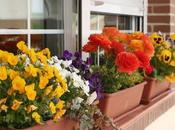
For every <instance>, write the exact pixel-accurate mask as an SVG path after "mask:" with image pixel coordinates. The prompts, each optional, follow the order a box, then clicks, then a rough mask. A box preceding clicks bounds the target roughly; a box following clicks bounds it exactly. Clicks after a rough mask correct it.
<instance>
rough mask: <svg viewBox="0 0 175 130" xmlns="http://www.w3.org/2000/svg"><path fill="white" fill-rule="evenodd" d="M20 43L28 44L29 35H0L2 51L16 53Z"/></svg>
mask: <svg viewBox="0 0 175 130" xmlns="http://www.w3.org/2000/svg"><path fill="white" fill-rule="evenodd" d="M19 41H25V42H27V35H0V49H1V50H6V51H9V52H12V53H16V52H17V47H16V44H17V43H18V42H19Z"/></svg>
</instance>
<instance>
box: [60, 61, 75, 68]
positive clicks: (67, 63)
mask: <svg viewBox="0 0 175 130" xmlns="http://www.w3.org/2000/svg"><path fill="white" fill-rule="evenodd" d="M61 64H62V65H64V67H65V68H68V67H69V66H70V65H71V64H72V60H65V61H62V63H61Z"/></svg>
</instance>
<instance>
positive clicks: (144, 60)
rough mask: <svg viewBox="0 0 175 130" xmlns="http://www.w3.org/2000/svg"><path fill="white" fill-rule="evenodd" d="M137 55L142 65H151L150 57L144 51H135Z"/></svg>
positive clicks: (143, 66)
mask: <svg viewBox="0 0 175 130" xmlns="http://www.w3.org/2000/svg"><path fill="white" fill-rule="evenodd" d="M135 55H136V56H137V58H138V59H139V61H140V67H142V68H146V67H147V66H150V58H149V57H148V55H146V54H145V53H144V52H142V51H137V52H135Z"/></svg>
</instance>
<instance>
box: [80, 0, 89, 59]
mask: <svg viewBox="0 0 175 130" xmlns="http://www.w3.org/2000/svg"><path fill="white" fill-rule="evenodd" d="M90 3H91V1H90V0H81V22H82V24H81V30H82V32H81V34H82V35H81V36H82V37H81V39H82V44H81V45H82V46H83V45H85V44H86V43H87V41H88V37H89V35H90ZM88 56H89V55H88V54H87V53H82V57H83V59H86V58H87V57H88Z"/></svg>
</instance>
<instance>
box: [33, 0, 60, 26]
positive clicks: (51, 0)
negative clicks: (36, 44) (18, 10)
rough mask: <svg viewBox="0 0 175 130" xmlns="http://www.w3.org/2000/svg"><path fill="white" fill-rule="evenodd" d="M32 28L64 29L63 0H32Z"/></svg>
mask: <svg viewBox="0 0 175 130" xmlns="http://www.w3.org/2000/svg"><path fill="white" fill-rule="evenodd" d="M31 28H32V29H62V28H63V0H31Z"/></svg>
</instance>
